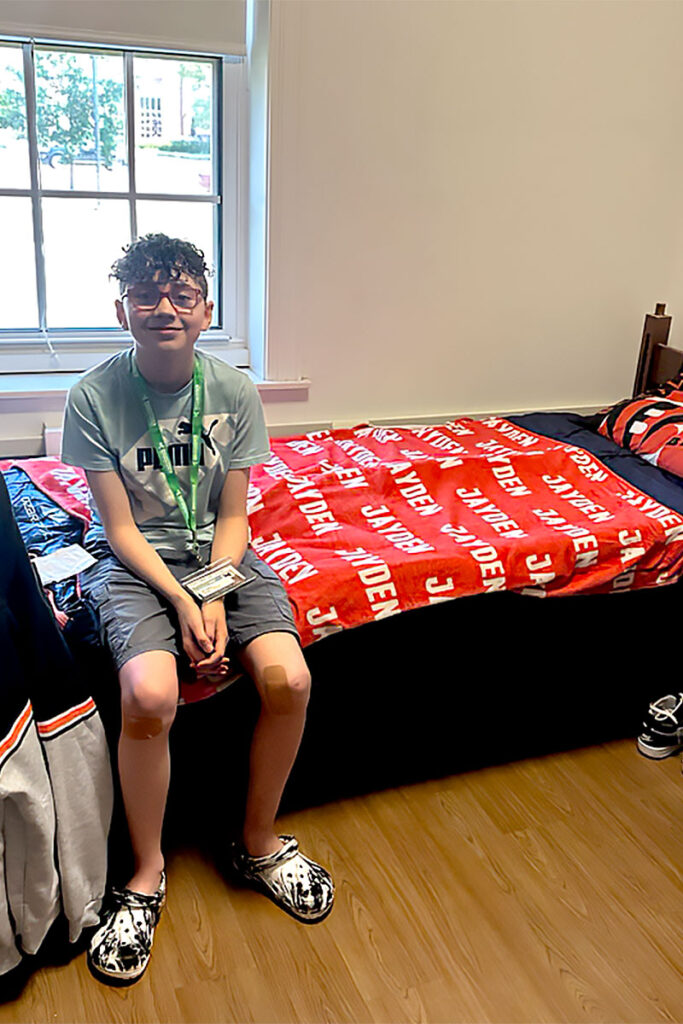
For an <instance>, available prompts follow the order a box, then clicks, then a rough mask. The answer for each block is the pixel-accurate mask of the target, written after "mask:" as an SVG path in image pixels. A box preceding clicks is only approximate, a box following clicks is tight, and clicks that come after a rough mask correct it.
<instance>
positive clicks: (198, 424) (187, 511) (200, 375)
mask: <svg viewBox="0 0 683 1024" xmlns="http://www.w3.org/2000/svg"><path fill="white" fill-rule="evenodd" d="M133 377H134V379H135V382H136V384H137V386H138V391H139V392H140V399H141V401H142V407H143V409H144V411H145V418H146V420H147V429H148V431H149V436H150V437H151V439H152V444H153V445H154V450H155V451H156V453H157V456H158V458H159V465H160V467H161V471H162V473H163V474H164V477H165V478H166V483H167V484H168V486H169V488H170V490H171V493H172V495H173V497H174V498H175V502H176V504H177V506H178V508H179V509H180V511H181V514H182V517H183V519H184V520H185V525H186V526H187V528H188V530H189V531H190V534H191V536H192V554H193V555H194V557H195V558H196V559H197V561H198V562H199V564H200V565H201V557H200V554H199V540H198V537H197V486H198V480H199V460H200V458H201V451H202V426H203V422H204V368H203V367H202V364H201V361H200V360H199V359H198V358H197V356H195V359H194V368H193V371H192V418H191V423H192V450H191V458H190V494H189V503H188V501H187V499H186V498H185V495H184V494H183V491H182V488H181V486H180V481H179V480H178V477H177V475H176V471H175V469H174V468H173V464H172V462H171V457H170V455H169V454H168V447H167V446H166V442H165V441H164V439H163V437H162V435H161V428H160V427H159V421H158V420H157V417H156V413H155V412H154V409H153V408H152V402H151V400H150V397H149V392H148V390H147V385H146V383H145V380H144V378H143V376H142V374H141V373H140V371H139V370H138V368H137V365H136V363H135V359H133Z"/></svg>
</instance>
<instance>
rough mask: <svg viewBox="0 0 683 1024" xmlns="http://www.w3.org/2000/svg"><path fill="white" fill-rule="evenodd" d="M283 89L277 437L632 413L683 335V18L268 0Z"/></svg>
mask: <svg viewBox="0 0 683 1024" xmlns="http://www.w3.org/2000/svg"><path fill="white" fill-rule="evenodd" d="M270 88H271V95H270V105H271V116H272V127H271V151H270V166H271V181H270V228H269V232H270V234H269V244H270V252H269V286H268V296H269V303H268V318H269V337H270V358H271V366H270V372H271V376H278V375H280V376H283V377H295V376H298V375H299V374H301V375H304V376H307V377H310V378H311V380H312V382H313V386H312V388H311V392H310V398H309V400H308V402H306V403H303V404H302V403H301V402H297V403H285V404H279V405H278V406H277V409H273V410H269V418H270V419H271V421H272V422H281V423H284V422H289V423H295V422H300V421H318V420H325V419H331V420H343V421H348V420H362V419H364V418H372V417H376V418H382V417H398V418H401V417H410V415H411V414H416V415H419V414H422V415H429V414H436V415H439V414H442V413H443V414H447V413H452V412H467V411H484V410H515V409H527V408H554V407H581V406H595V405H601V404H605V403H607V402H609V401H611V400H613V399H617V398H619V397H621V396H623V395H624V394H627V393H630V389H631V386H632V381H633V375H634V372H635V360H636V355H637V349H638V343H639V336H640V331H641V326H642V318H643V314H644V313H645V312H646V311H648V310H652V309H653V308H654V303H655V302H656V301H666V302H667V303H668V304H669V308H670V310H671V311H673V312H674V314H675V313H676V311H677V310H678V311H680V312H681V315H682V316H683V4H681V3H679V2H671V3H670V2H666V0H660V2H657V3H651V2H647V0H644V2H628V0H626V2H625V0H620V2H610V0H608V2H600V0H590V2H583V0H579V2H575V0H560V2H556V0H543V2H540V0H531V2H527V0H505V2H497V0H486V2H482V0H458V2H444V0H436V2H433V0H405V2H404V0H391V2H386V0H362V2H348V0H324V2H318V0H312V2H310V0H309V2H306V0H284V2H283V0H274V3H273V9H272V12H271V63H270ZM674 330H675V322H674ZM679 341H681V343H683V334H681V336H680V338H679Z"/></svg>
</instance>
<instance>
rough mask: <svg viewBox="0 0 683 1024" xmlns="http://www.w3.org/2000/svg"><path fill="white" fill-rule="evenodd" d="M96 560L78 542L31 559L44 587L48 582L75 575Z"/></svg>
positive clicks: (55, 581) (57, 581) (56, 581)
mask: <svg viewBox="0 0 683 1024" xmlns="http://www.w3.org/2000/svg"><path fill="white" fill-rule="evenodd" d="M96 561H97V559H96V558H93V556H92V555H91V554H89V553H88V552H87V551H86V550H85V548H82V547H81V545H80V544H69V545H68V546H67V547H65V548H59V550H58V551H52V552H51V553H50V554H49V555H38V556H36V557H35V558H33V559H32V562H33V564H34V565H35V567H36V572H37V573H38V576H39V577H40V582H41V583H42V584H43V586H44V587H46V586H47V585H48V584H49V583H59V581H60V580H66V579H68V578H69V576H75V575H76V574H77V573H79V572H82V571H83V570H84V569H87V568H88V567H89V566H91V565H94V564H95V562H96Z"/></svg>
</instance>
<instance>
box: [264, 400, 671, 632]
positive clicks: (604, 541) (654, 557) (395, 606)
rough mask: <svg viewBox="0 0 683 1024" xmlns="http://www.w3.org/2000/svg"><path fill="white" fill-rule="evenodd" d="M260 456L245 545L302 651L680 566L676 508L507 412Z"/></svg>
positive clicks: (275, 447) (644, 579)
mask: <svg viewBox="0 0 683 1024" xmlns="http://www.w3.org/2000/svg"><path fill="white" fill-rule="evenodd" d="M271 449H272V458H271V459H270V461H269V462H268V463H267V464H265V465H264V466H260V467H258V468H257V469H255V470H252V478H251V479H252V483H251V487H250V494H249V519H250V524H251V530H252V546H253V548H254V550H255V551H256V553H257V554H258V555H259V556H260V557H261V558H262V559H263V560H264V561H265V562H267V563H268V564H269V565H270V566H271V567H272V568H273V569H274V570H275V571H276V572H277V573H278V575H279V576H280V578H281V579H282V581H283V582H284V584H285V586H286V588H287V592H288V594H289V598H290V600H291V602H292V605H293V607H294V611H295V617H296V622H297V626H298V628H299V630H300V633H301V638H302V642H303V644H304V645H306V644H310V643H312V642H313V641H314V640H317V639H319V638H320V637H321V636H324V635H325V634H327V633H329V632H333V631H336V630H339V629H346V628H349V627H351V626H358V625H361V624H362V623H365V622H371V621H373V620H374V619H380V618H383V617H384V616H387V615H393V614H395V613H396V612H399V611H404V610H406V609H411V608H419V607H421V606H423V605H427V604H432V603H434V602H436V601H445V600H449V599H451V598H454V597H461V596H463V595H468V594H479V593H488V592H491V591H497V590H516V591H521V592H522V593H527V594H535V595H538V596H546V595H560V594H573V593H578V592H587V591H592V592H599V591H600V592H608V591H620V590H628V589H631V590H633V589H639V588H643V587H652V586H657V585H661V584H665V583H673V582H675V580H676V579H678V577H679V576H680V574H681V573H682V572H683V517H681V516H680V515H679V514H678V513H677V512H674V511H672V510H671V509H669V508H666V507H665V506H663V505H660V504H659V503H658V502H656V501H654V500H653V499H651V498H649V497H648V496H647V495H646V494H643V493H642V492H640V491H636V490H634V489H633V488H631V486H630V485H629V484H627V483H626V482H625V481H624V480H622V479H621V478H620V477H618V476H617V475H616V474H614V473H612V472H611V471H610V470H609V469H607V468H606V467H605V466H604V465H603V464H602V463H601V462H599V461H598V460H597V459H595V458H594V456H592V455H591V454H589V453H588V452H586V451H584V450H583V449H581V448H575V447H572V446H570V445H566V444H563V443H561V442H558V441H554V440H552V439H550V438H546V437H541V436H539V435H537V434H532V433H530V432H529V431H523V430H521V429H520V428H518V427H516V426H515V425H513V424H512V423H509V422H508V421H507V420H503V419H498V418H491V419H488V420H484V421H475V420H470V419H460V420H457V421H454V422H451V423H448V424H445V425H440V426H424V427H415V428H411V429H409V428H393V427H392V428H386V427H367V426H363V427H357V428H356V429H354V430H335V431H321V432H318V433H313V434H307V435H305V436H300V437H295V438H282V439H275V440H273V441H272V442H271Z"/></svg>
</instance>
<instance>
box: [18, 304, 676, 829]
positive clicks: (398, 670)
mask: <svg viewBox="0 0 683 1024" xmlns="http://www.w3.org/2000/svg"><path fill="white" fill-rule="evenodd" d="M670 325H671V317H670V316H668V315H666V313H665V309H664V307H663V306H658V307H657V308H656V310H655V312H654V313H653V314H648V315H647V316H646V318H645V325H644V330H643V336H642V342H641V349H640V354H639V359H638V365H637V372H636V378H635V383H634V394H640V393H642V392H645V391H649V390H650V389H653V388H656V387H658V386H660V385H662V384H664V382H665V381H667V380H669V379H671V378H672V377H674V376H675V375H676V374H678V373H679V372H680V371H681V368H682V367H683V353H681V352H679V351H678V350H676V349H675V348H673V347H671V346H670V345H669V344H668V339H669V332H670ZM599 422H600V417H599V416H595V417H582V416H578V415H575V414H564V413H531V414H526V415H523V416H515V417H511V418H510V419H508V420H501V419H499V418H497V417H492V418H491V419H490V420H487V421H473V420H462V419H461V420H458V421H450V422H449V423H448V424H441V425H435V426H430V427H404V428H387V427H381V428H379V427H375V426H373V425H372V424H362V425H360V426H359V427H358V428H356V429H355V430H354V431H341V432H336V433H333V432H329V431H326V432H322V433H318V434H315V435H306V436H298V437H290V438H280V439H277V440H276V441H274V442H273V445H272V448H273V458H272V459H271V462H270V463H268V464H267V465H266V466H264V467H260V468H259V469H258V471H256V472H254V473H253V474H252V487H251V489H250V505H249V510H250V525H251V530H252V543H253V546H254V548H255V550H256V551H257V552H258V553H259V554H260V555H261V557H263V558H264V560H266V561H268V562H269V564H271V565H272V567H273V568H274V569H275V570H276V571H277V572H278V573H279V575H280V576H281V578H282V579H283V581H284V583H285V585H286V587H287V589H288V592H289V595H290V600H291V601H292V604H293V607H294V609H295V612H296V616H297V621H298V624H299V626H300V629H301V632H302V636H303V640H304V645H305V654H306V658H307V661H308V664H309V666H310V668H311V672H312V675H313V681H314V685H313V693H312V698H311V704H310V710H309V721H308V725H307V729H306V733H305V736H304V741H303V744H302V747H301V751H300V754H299V757H298V760H297V763H296V765H295V768H294V771H293V773H292V777H291V779H290V782H289V784H288V787H287V790H286V793H285V798H284V801H283V807H284V808H285V809H286V808H294V807H301V806H307V805H311V804H315V803H321V802H325V801H328V800H332V799H336V798H339V797H342V796H349V795H353V794H357V793H362V792H368V791H370V790H373V789H380V788H385V787H388V786H396V785H400V784H405V783H409V782H413V781H418V780H422V779H425V778H430V777H431V778H433V777H438V776H442V775H446V774H452V773H454V772H458V771H462V770H465V769H471V768H474V767H479V766H481V765H484V764H491V763H496V762H501V761H507V760H510V759H514V758H519V757H527V756H532V755H542V754H544V753H548V752H550V751H555V750H559V749H566V748H570V747H577V746H582V745H588V744H593V743H597V742H603V741H605V740H609V739H615V738H618V737H623V736H630V735H635V733H636V732H637V731H638V726H639V723H640V717H641V715H642V711H643V709H644V707H645V705H646V703H647V701H648V700H649V699H652V698H653V697H654V696H658V695H661V692H662V686H663V685H665V684H663V683H662V681H661V680H660V679H659V673H658V672H657V671H654V670H653V657H654V656H655V655H657V657H658V658H660V657H661V652H662V648H664V649H666V648H667V647H668V646H669V645H670V643H671V635H672V633H671V622H672V620H673V617H674V616H675V615H676V614H677V611H678V602H679V599H680V596H681V586H683V583H679V582H678V581H679V578H680V577H681V575H682V574H683V483H682V481H681V479H680V478H679V477H677V476H674V475H673V474H671V473H669V472H666V471H664V470H662V469H661V468H658V467H657V466H655V465H652V464H650V463H648V462H647V461H645V460H644V459H643V458H641V457H640V456H638V455H636V454H633V453H632V452H629V451H626V450H625V449H624V448H623V447H621V446H619V445H617V444H615V443H614V442H613V441H611V440H609V439H608V438H606V437H604V436H602V435H601V434H600V433H598V432H597V427H598V423H599ZM430 446H431V447H430ZM383 455H385V456H386V457H384V458H383ZM374 460H379V461H377V462H376V461H374ZM477 461H479V462H482V461H483V462H485V467H484V468H485V470H486V472H487V473H488V478H487V479H488V480H489V482H490V485H491V486H490V487H489V488H487V487H485V486H484V485H483V484H482V482H481V479H482V478H481V477H477V476H476V474H475V475H474V476H472V475H471V472H470V471H471V470H472V472H474V470H473V468H472V467H473V466H474V463H476V462H477ZM532 463H536V464H537V469H536V471H535V478H537V479H538V480H540V481H541V483H542V484H543V485H544V486H545V487H546V493H545V494H544V500H543V501H541V500H540V498H539V496H538V494H534V493H532V494H531V495H529V494H526V493H525V491H529V490H531V491H532V492H533V488H530V487H529V486H528V480H527V467H528V466H529V465H531V464H532ZM46 467H47V460H30V464H29V462H24V461H22V460H18V461H17V460H14V461H13V462H12V463H11V464H10V463H4V464H2V468H3V470H4V471H5V473H6V475H7V474H12V473H13V474H20V475H26V474H28V475H29V476H33V477H34V478H35V476H36V474H38V476H39V475H40V471H45V469H46ZM48 468H51V469H54V468H55V467H54V466H52V467H48ZM480 468H481V467H480ZM494 471H495V472H494ZM60 473H61V485H62V487H63V490H64V491H65V492H66V493H67V498H66V499H65V500H64V501H62V502H61V504H60V503H59V502H58V504H60V507H62V510H63V511H64V508H66V510H67V528H66V533H68V534H69V537H71V536H72V533H73V530H74V529H75V530H76V532H78V531H79V530H80V531H81V532H82V531H83V529H84V526H85V524H86V522H87V519H88V515H89V514H90V513H89V511H88V510H89V503H88V496H87V493H86V492H85V491H84V490H83V488H82V487H81V485H79V483H78V480H77V479H76V480H75V479H74V476H73V470H71V469H70V468H69V467H57V476H59V475H60ZM453 473H455V474H460V475H459V476H457V477H453V476H452V474H453ZM544 477H546V478H547V479H546V480H544V479H543V478H544ZM373 481H374V482H373ZM478 481H479V482H478ZM81 483H82V481H81ZM539 486H540V485H539ZM491 488H494V489H495V500H492V498H491V494H490V491H491ZM39 489H40V488H39ZM48 490H49V489H48ZM458 491H459V492H461V493H459V494H456V492H458ZM477 492H478V493H477ZM454 494H456V497H457V501H458V508H457V509H455V510H454V507H453V505H452V500H453V495H454ZM610 494H611V496H612V497H611V498H609V495H610ZM615 495H617V496H618V498H619V500H618V501H616V500H615ZM24 497H25V496H24ZM551 497H552V498H553V499H554V501H552V502H551V500H550V498H551ZM608 499H609V500H608ZM20 500H21V499H18V501H20ZM399 500H400V502H401V505H400V514H399V513H398V512H397V508H398V506H397V505H396V502H397V501H399ZM610 501H611V504H610ZM449 503H451V504H449ZM617 506H618V508H617ZM513 508H514V509H517V510H519V511H518V512H516V513H515V514H513V511H512V510H513ZM458 509H459V510H460V512H458ZM15 511H16V514H17V518H18V519H19V520H20V527H21V526H22V521H21V520H22V516H24V518H25V507H24V508H19V506H18V505H17V508H16V509H15ZM69 511H70V516H69ZM460 513H462V514H460ZM537 513H543V514H544V516H545V518H544V517H543V515H541V516H539V515H537ZM550 513H553V515H550ZM617 513H618V514H617ZM530 517H532V518H533V517H535V518H534V521H535V523H536V524H537V525H540V527H541V528H542V530H541V532H540V533H538V532H537V533H536V534H535V535H534V536H533V537H532V538H531V539H530V535H529V531H528V530H527V529H526V525H527V524H528V522H529V519H530ZM43 518H45V517H43ZM297 523H298V525H297ZM292 524H293V525H292ZM463 524H464V525H463ZM464 526H466V527H467V528H466V529H464ZM475 526H476V529H475ZM61 528H64V523H62V524H61ZM69 530H70V531H71V533H69ZM296 530H298V531H299V532H298V533H296ZM292 531H294V532H292ZM610 531H611V536H610ZM551 541H552V546H549V545H550V543H551ZM64 542H65V539H62V540H61V541H55V543H64ZM437 549H438V550H437ZM596 549H599V551H600V554H599V556H598V555H597V554H596ZM449 558H450V559H451V561H450V562H449ZM333 565H334V574H332V572H331V568H332V566H333ZM418 577H419V579H420V581H421V582H420V585H419V587H417V586H416V580H417V579H418ZM427 581H430V582H429V583H428V582H427ZM69 587H70V589H69V592H68V594H63V595H62V596H61V600H62V601H63V603H64V607H66V608H67V610H70V612H71V613H72V614H71V617H72V619H73V620H74V621H76V620H77V619H78V618H79V616H80V625H79V628H76V629H75V628H73V627H71V635H70V637H69V639H70V642H71V645H72V649H73V650H74V652H75V653H76V655H77V657H78V658H79V659H80V660H81V663H82V664H84V665H85V666H86V669H87V671H88V673H89V675H90V677H91V678H92V679H93V680H96V686H94V696H95V698H96V700H98V703H99V706H100V710H101V713H102V715H103V718H104V720H105V723H107V722H108V723H109V724H110V727H111V732H112V735H115V734H116V716H117V707H116V704H117V702H116V699H115V694H116V686H115V685H112V681H113V680H112V668H111V665H110V663H109V662H108V660H107V656H106V654H105V653H104V652H103V651H102V649H101V648H100V647H99V646H98V644H97V642H96V639H95V630H94V627H93V614H94V612H95V611H96V610H94V609H87V608H86V609H83V608H82V607H81V606H80V602H79V597H78V591H77V585H76V583H75V582H74V581H71V584H69ZM418 590H419V593H418ZM674 635H675V634H674ZM201 696H204V694H202V693H201V692H199V691H195V693H194V695H192V694H190V696H189V700H188V703H189V705H190V706H188V707H187V708H185V709H183V710H182V712H181V713H180V714H179V715H178V718H177V721H176V725H175V726H174V735H173V742H174V744H175V745H177V746H179V747H181V748H183V749H184V752H185V754H184V756H185V761H184V764H185V766H186V769H185V770H183V771H182V772H180V773H176V776H175V779H174V784H173V787H172V796H171V805H172V806H173V804H174V802H175V801H176V800H177V801H179V804H178V805H179V806H182V807H183V808H184V809H185V810H184V813H183V815H178V816H177V819H176V820H177V822H178V828H179V829H180V831H181V832H185V831H186V829H187V824H188V823H187V808H188V806H190V805H191V806H192V807H193V813H194V815H195V817H196V822H195V824H196V827H197V828H198V829H199V830H200V831H201V829H202V828H203V827H205V823H206V821H207V819H208V820H210V819H211V818H212V816H209V815H207V814H206V813H205V811H206V808H205V807H203V801H204V799H206V800H210V799H212V797H211V795H210V793H209V791H210V790H211V789H212V787H211V786H208V787H207V786H206V785H205V781H206V779H207V778H212V779H213V778H228V777H231V778H233V779H234V784H233V785H232V786H230V787H226V799H227V800H228V803H229V806H230V808H231V809H232V810H234V813H235V815H236V816H238V815H239V813H240V809H241V801H242V799H243V792H244V787H243V785H242V782H243V778H244V776H243V772H244V766H245V765H246V753H247V749H248V742H249V736H250V729H248V728H245V721H250V720H252V719H253V718H254V717H255V715H256V713H257V705H256V697H255V694H254V690H253V687H251V686H250V685H249V684H248V683H247V682H246V681H245V680H243V679H242V680H238V681H236V682H235V683H234V684H233V685H231V686H230V687H229V688H228V689H227V690H226V691H225V692H223V693H220V694H217V695H215V696H213V697H212V699H211V700H196V699H194V698H196V697H201ZM203 794H208V795H207V796H206V797H204V796H203ZM188 795H191V796H192V800H191V801H189V802H188V799H187V797H188ZM207 806H208V805H207ZM171 817H172V816H171ZM229 820H230V814H227V816H226V821H227V822H229ZM170 827H171V828H172V827H173V826H172V824H171V826H170Z"/></svg>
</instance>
